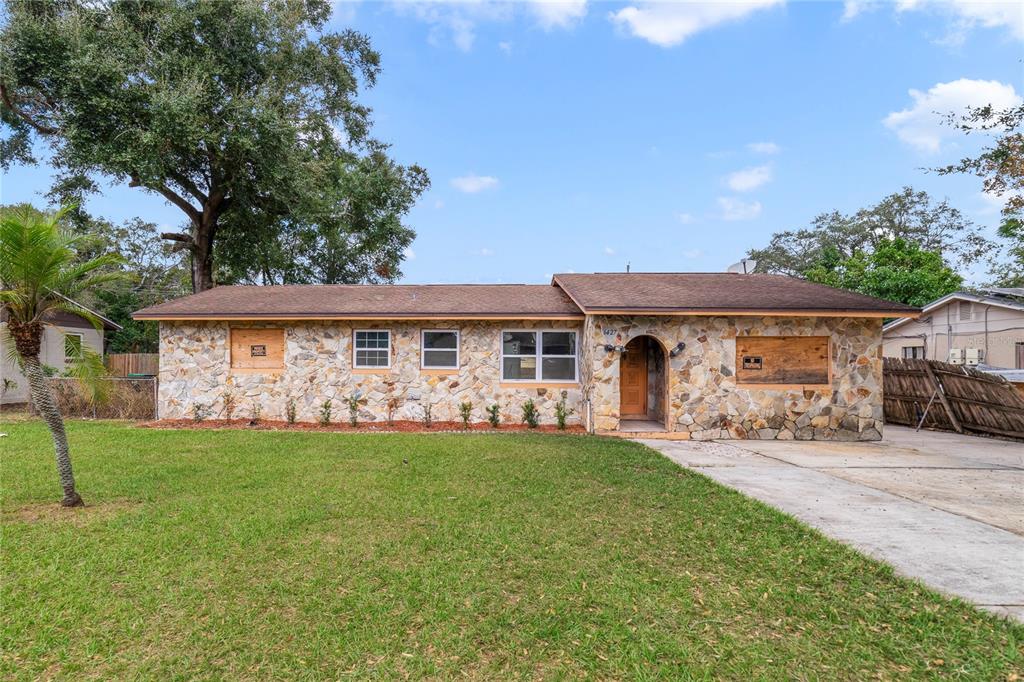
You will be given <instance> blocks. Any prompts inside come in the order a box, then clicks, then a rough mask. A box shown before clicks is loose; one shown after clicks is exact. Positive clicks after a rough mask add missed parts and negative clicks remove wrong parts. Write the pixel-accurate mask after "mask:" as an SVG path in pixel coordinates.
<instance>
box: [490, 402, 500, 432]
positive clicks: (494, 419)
mask: <svg viewBox="0 0 1024 682" xmlns="http://www.w3.org/2000/svg"><path fill="white" fill-rule="evenodd" d="M487 421H489V422H490V423H491V427H492V428H495V429H496V428H498V427H499V426H500V425H501V408H500V407H498V403H494V404H493V405H491V406H490V407H488V408H487Z"/></svg>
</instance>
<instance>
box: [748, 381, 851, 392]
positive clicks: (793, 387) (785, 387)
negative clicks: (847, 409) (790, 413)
mask: <svg viewBox="0 0 1024 682" xmlns="http://www.w3.org/2000/svg"><path fill="white" fill-rule="evenodd" d="M736 388H745V389H747V390H748V391H753V390H761V391H828V392H830V393H831V391H832V384H750V383H746V384H736Z"/></svg>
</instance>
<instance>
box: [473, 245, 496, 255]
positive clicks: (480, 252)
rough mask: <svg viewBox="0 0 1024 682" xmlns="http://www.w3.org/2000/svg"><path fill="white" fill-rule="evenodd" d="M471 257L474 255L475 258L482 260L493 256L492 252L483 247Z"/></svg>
mask: <svg viewBox="0 0 1024 682" xmlns="http://www.w3.org/2000/svg"><path fill="white" fill-rule="evenodd" d="M473 255H475V256H483V257H484V258H487V257H488V256H493V255H494V251H493V250H491V249H488V248H487V247H486V246H485V247H484V248H482V249H480V250H479V251H474V252H473Z"/></svg>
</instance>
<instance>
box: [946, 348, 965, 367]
mask: <svg viewBox="0 0 1024 682" xmlns="http://www.w3.org/2000/svg"><path fill="white" fill-rule="evenodd" d="M949 363H950V364H951V365H962V364H964V349H963V348H950V349H949Z"/></svg>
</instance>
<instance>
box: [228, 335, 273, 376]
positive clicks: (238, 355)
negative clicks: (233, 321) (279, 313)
mask: <svg viewBox="0 0 1024 682" xmlns="http://www.w3.org/2000/svg"><path fill="white" fill-rule="evenodd" d="M231 368H232V369H283V368H284V330H283V329H241V328H235V327H232V329H231Z"/></svg>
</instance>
